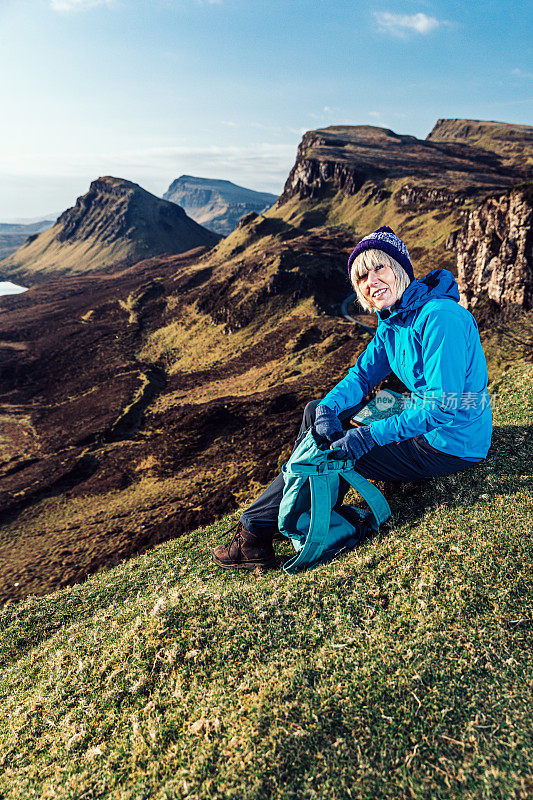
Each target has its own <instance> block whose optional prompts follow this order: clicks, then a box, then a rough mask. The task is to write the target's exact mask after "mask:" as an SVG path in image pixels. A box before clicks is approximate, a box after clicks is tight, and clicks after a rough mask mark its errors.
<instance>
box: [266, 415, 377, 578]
mask: <svg viewBox="0 0 533 800" xmlns="http://www.w3.org/2000/svg"><path fill="white" fill-rule="evenodd" d="M282 472H283V479H284V482H285V488H284V490H283V498H282V500H281V504H280V508H279V517H278V528H279V530H280V532H281V533H283V534H284V535H285V536H287V537H288V538H289V539H290V540H291V542H292V544H293V547H294V549H295V551H296V555H295V556H294V557H293V558H291V559H290V560H289V561H287V562H286V563H285V564H284V566H283V569H284V570H285V572H287V573H288V574H289V575H293V574H294V573H296V572H299V571H300V570H303V569H310V568H313V567H317V566H318V565H319V564H325V563H327V562H328V561H331V559H333V558H335V556H337V555H339V553H341V552H343V551H345V550H349V549H350V548H352V547H354V546H355V545H356V544H357V542H359V541H360V540H361V539H362V538H363V536H364V534H365V533H366V531H367V530H368V529H369V528H370V529H374V530H377V529H378V527H379V526H380V525H381V523H382V522H384V521H385V520H386V519H388V517H390V508H389V504H388V503H387V501H386V500H385V498H384V497H383V495H382V494H381V492H380V491H379V489H377V488H376V487H375V486H374V485H373V484H372V483H370V482H369V481H367V479H366V478H363V476H362V475H360V474H359V473H358V472H356V471H355V470H354V468H353V462H352V461H340V460H338V459H335V458H333V457H332V452H331V450H330V449H329V444H326V445H324V444H321V443H320V442H319V441H318V439H317V437H316V434H315V432H314V430H313V428H310V429H309V430H308V432H307V433H306V435H305V438H304V439H303V440H302V442H300V444H299V445H298V447H297V448H296V450H295V451H294V453H293V454H292V456H291V457H290V459H289V460H288V461H287V463H286V464H285V465H284V466H283V469H282ZM341 481H345V482H347V483H349V484H350V485H351V486H353V488H354V489H356V491H358V492H359V494H360V495H361V496H362V497H363V499H364V500H365V501H366V502H367V503H368V505H369V507H370V513H369V512H368V511H366V510H364V509H361V508H356V507H355V506H340V507H337V508H334V505H335V503H336V502H337V498H338V494H339V487H340V486H341Z"/></svg>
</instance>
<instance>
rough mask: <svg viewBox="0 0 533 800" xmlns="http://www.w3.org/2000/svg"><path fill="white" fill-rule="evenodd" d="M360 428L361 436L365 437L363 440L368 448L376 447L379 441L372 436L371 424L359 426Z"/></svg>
mask: <svg viewBox="0 0 533 800" xmlns="http://www.w3.org/2000/svg"><path fill="white" fill-rule="evenodd" d="M359 430H360V431H361V436H362V437H363V441H364V443H365V444H366V446H367V447H368V449H369V450H371V449H372V448H373V447H375V446H376V444H377V442H376V440H375V439H374V437H373V436H372V430H371V427H370V425H364V426H363V427H362V428H359Z"/></svg>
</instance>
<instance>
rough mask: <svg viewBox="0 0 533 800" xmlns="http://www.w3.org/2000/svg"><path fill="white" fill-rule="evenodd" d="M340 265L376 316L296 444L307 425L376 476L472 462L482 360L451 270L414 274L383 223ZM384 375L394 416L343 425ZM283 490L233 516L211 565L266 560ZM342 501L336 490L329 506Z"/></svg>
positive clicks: (420, 474)
mask: <svg viewBox="0 0 533 800" xmlns="http://www.w3.org/2000/svg"><path fill="white" fill-rule="evenodd" d="M348 270H349V274H350V278H351V280H352V283H353V285H354V288H355V290H356V292H357V296H358V298H359V300H360V302H361V304H362V305H363V306H364V307H365V308H366V309H367V310H371V311H374V312H375V313H376V314H377V317H378V327H377V331H376V335H375V336H374V338H373V339H372V341H371V342H370V344H369V345H368V347H367V348H366V350H364V351H363V353H362V354H361V355H360V356H359V358H358V359H357V363H356V365H355V367H353V368H352V369H351V370H350V371H349V372H348V374H347V375H346V377H345V378H343V379H342V380H341V381H340V382H339V383H338V384H337V385H336V386H334V387H333V389H332V390H331V391H330V392H329V393H328V394H327V395H326V396H325V397H324V399H323V400H320V401H316V400H315V401H313V402H311V403H308V404H307V406H306V408H305V411H304V414H303V419H302V425H301V428H300V432H299V435H298V438H297V440H296V445H298V444H299V443H300V441H301V440H302V439H303V437H304V436H305V434H306V431H307V430H308V428H309V427H311V426H314V430H315V433H316V434H317V435H318V436H319V437H321V438H322V440H323V442H329V444H330V447H331V450H332V456H333V457H335V458H340V459H346V460H349V461H352V462H353V468H354V469H355V470H356V471H357V472H358V473H359V474H360V475H363V477H365V478H370V479H374V480H382V481H420V480H424V479H426V478H431V477H435V476H438V475H449V474H452V473H454V472H460V471H461V470H464V469H466V468H467V467H469V466H472V464H474V463H476V462H478V461H482V460H483V459H484V458H485V456H486V455H487V452H488V450H489V447H490V442H491V434H492V413H491V408H490V398H489V395H488V392H487V380H488V375H487V364H486V361H485V355H484V353H483V349H482V347H481V342H480V339H479V333H478V330H477V325H476V321H475V320H474V317H473V316H472V314H471V313H470V312H469V311H467V310H466V309H464V308H463V307H462V306H460V305H459V302H458V301H459V290H458V288H457V283H456V282H455V278H454V277H453V275H452V274H451V273H450V272H448V270H446V269H435V270H433V271H432V272H430V273H429V274H428V275H426V276H425V278H422V279H421V280H415V277H414V272H413V267H412V264H411V259H410V257H409V253H408V251H407V247H406V246H405V243H404V242H403V241H402V240H401V239H400V238H399V237H398V236H396V235H395V233H394V232H393V231H392V230H391V229H390V228H387V227H382V228H379V229H378V230H377V231H374V232H373V233H371V234H370V235H369V236H366V237H365V238H364V239H362V240H361V241H360V242H359V243H358V244H357V245H356V247H355V249H354V251H353V252H352V254H351V256H350V258H349V260H348ZM391 372H394V373H395V374H396V375H397V376H398V377H399V378H400V380H401V381H402V382H403V383H404V384H405V386H407V388H408V389H409V391H410V392H411V397H410V399H409V402H408V403H405V405H404V407H403V409H402V411H401V413H399V414H395V415H393V416H390V417H388V418H386V419H380V420H376V421H374V422H372V423H371V424H370V425H363V426H361V427H358V428H352V429H349V430H347V431H345V430H344V428H345V426H347V425H348V426H349V424H350V419H351V417H352V415H353V413H354V412H355V411H357V410H358V409H359V408H360V407H361V405H362V402H363V401H364V398H365V397H366V396H367V395H368V394H369V393H370V392H371V391H372V389H373V388H374V387H375V386H376V385H377V384H378V383H380V382H381V381H382V380H383V379H384V378H386V377H387V376H388V375H389V374H390V373H391ZM283 488H284V481H283V477H282V476H281V475H278V477H277V478H275V480H274V481H273V482H272V483H271V484H270V486H268V487H267V488H266V489H265V491H264V492H263V493H262V494H261V495H260V496H259V497H258V498H257V500H256V501H255V502H254V503H252V505H251V506H250V507H249V508H248V509H247V510H246V511H245V512H244V514H243V515H242V516H241V519H240V522H239V524H238V527H237V531H236V533H235V536H234V537H233V538H232V539H231V541H230V542H229V543H228V544H226V545H220V546H219V547H217V548H215V550H214V552H213V558H214V561H215V563H216V564H218V565H219V566H220V567H225V568H233V567H243V568H246V569H253V568H254V567H257V566H260V567H270V566H274V565H275V563H276V559H275V554H274V550H273V547H272V539H273V536H274V535H275V533H276V531H277V520H278V510H279V505H280V502H281V499H282V496H283ZM343 499H344V493H343V490H340V491H339V497H338V500H337V504H336V507H338V506H339V505H340V504H342V501H343Z"/></svg>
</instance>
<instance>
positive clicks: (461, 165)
mask: <svg viewBox="0 0 533 800" xmlns="http://www.w3.org/2000/svg"><path fill="white" fill-rule="evenodd" d="M440 122H442V120H441V121H440ZM516 127H523V128H526V129H527V130H529V131H531V129H530V128H527V126H516ZM436 128H437V126H436ZM524 136H525V138H524V142H525V143H526V144H527V143H529V146H530V147H533V139H531V140H530V138H529V137H527V136H526V135H524ZM430 137H432V138H430ZM430 137H428V139H425V140H422V139H417V138H416V137H414V136H405V135H400V134H397V133H394V131H391V130H389V129H386V128H377V127H372V126H370V125H358V126H353V127H348V126H331V127H329V128H324V129H322V130H316V131H309V132H308V133H306V134H305V135H304V137H303V139H302V142H301V144H300V146H299V148H298V153H297V157H296V163H295V165H294V167H293V169H292V170H291V173H290V175H289V177H288V179H287V182H286V183H285V187H284V190H283V192H282V194H281V196H280V199H279V201H278V202H279V205H282V204H283V203H285V202H287V201H288V200H290V199H291V198H293V197H294V196H298V197H299V198H300V199H303V198H306V197H314V198H318V197H320V196H321V195H322V194H323V193H324V191H325V190H326V187H327V184H328V183H330V184H332V186H333V187H334V188H335V189H337V190H339V191H341V192H342V193H343V194H344V195H346V196H349V195H353V194H355V193H357V192H358V191H359V190H360V189H361V187H362V186H363V185H364V184H365V183H366V182H367V181H373V182H375V183H377V184H379V183H382V182H384V181H385V180H386V179H389V180H391V179H392V180H396V179H398V178H407V177H409V176H412V177H414V178H416V180H417V182H418V184H422V185H425V186H426V187H427V188H428V190H430V191H434V188H435V183H436V184H437V186H438V187H443V188H444V189H445V190H446V193H447V194H448V195H449V194H450V193H454V190H455V192H459V193H461V194H462V195H467V194H469V193H470V194H472V193H476V192H477V191H478V190H479V189H480V188H481V187H494V186H506V185H509V183H512V182H513V181H515V182H516V180H518V178H519V177H521V175H522V172H521V169H520V168H519V167H516V166H515V165H514V164H513V163H511V162H510V163H509V164H503V163H502V162H501V159H499V158H498V157H497V156H495V154H494V153H493V152H489V151H487V150H483V149H481V148H478V147H476V146H475V142H474V143H472V145H470V144H466V143H465V142H463V141H462V140H459V139H456V140H453V139H452V137H451V135H449V136H448V139H442V140H441V139H438V138H436V134H435V129H434V130H433V131H432V133H431V134H430Z"/></svg>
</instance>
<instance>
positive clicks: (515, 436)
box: [381, 425, 533, 524]
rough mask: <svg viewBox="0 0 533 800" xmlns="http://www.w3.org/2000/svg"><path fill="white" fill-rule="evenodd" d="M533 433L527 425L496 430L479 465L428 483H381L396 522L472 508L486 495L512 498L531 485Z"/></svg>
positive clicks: (531, 428)
mask: <svg viewBox="0 0 533 800" xmlns="http://www.w3.org/2000/svg"><path fill="white" fill-rule="evenodd" d="M532 431H533V427H532V426H527V425H522V426H506V427H496V428H495V429H494V432H493V436H492V446H491V449H490V451H489V455H488V456H487V458H486V459H485V461H482V462H481V463H480V464H475V465H474V466H472V467H468V468H467V469H466V470H463V471H462V472H458V473H455V474H454V475H446V476H444V477H441V478H432V479H431V480H427V481H419V482H417V483H385V484H382V487H381V488H382V489H383V493H384V494H385V496H386V498H387V500H388V501H389V504H390V507H391V511H392V516H393V520H394V523H395V524H402V523H405V522H416V521H417V520H418V519H420V518H421V517H423V516H424V514H425V513H426V512H428V511H431V510H432V509H434V508H437V507H439V506H442V505H445V506H447V507H448V508H454V507H456V506H459V505H461V506H464V505H470V504H473V503H475V502H476V500H478V499H479V498H480V497H482V496H483V495H488V497H489V498H490V496H491V495H494V494H498V495H503V496H507V497H511V496H512V495H514V494H515V492H516V489H517V486H518V485H520V487H530V486H532V485H533V478H532V477H531V476H530V475H528V474H527V473H528V471H529V469H530V466H531V451H532ZM483 499H487V498H485V497H483Z"/></svg>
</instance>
